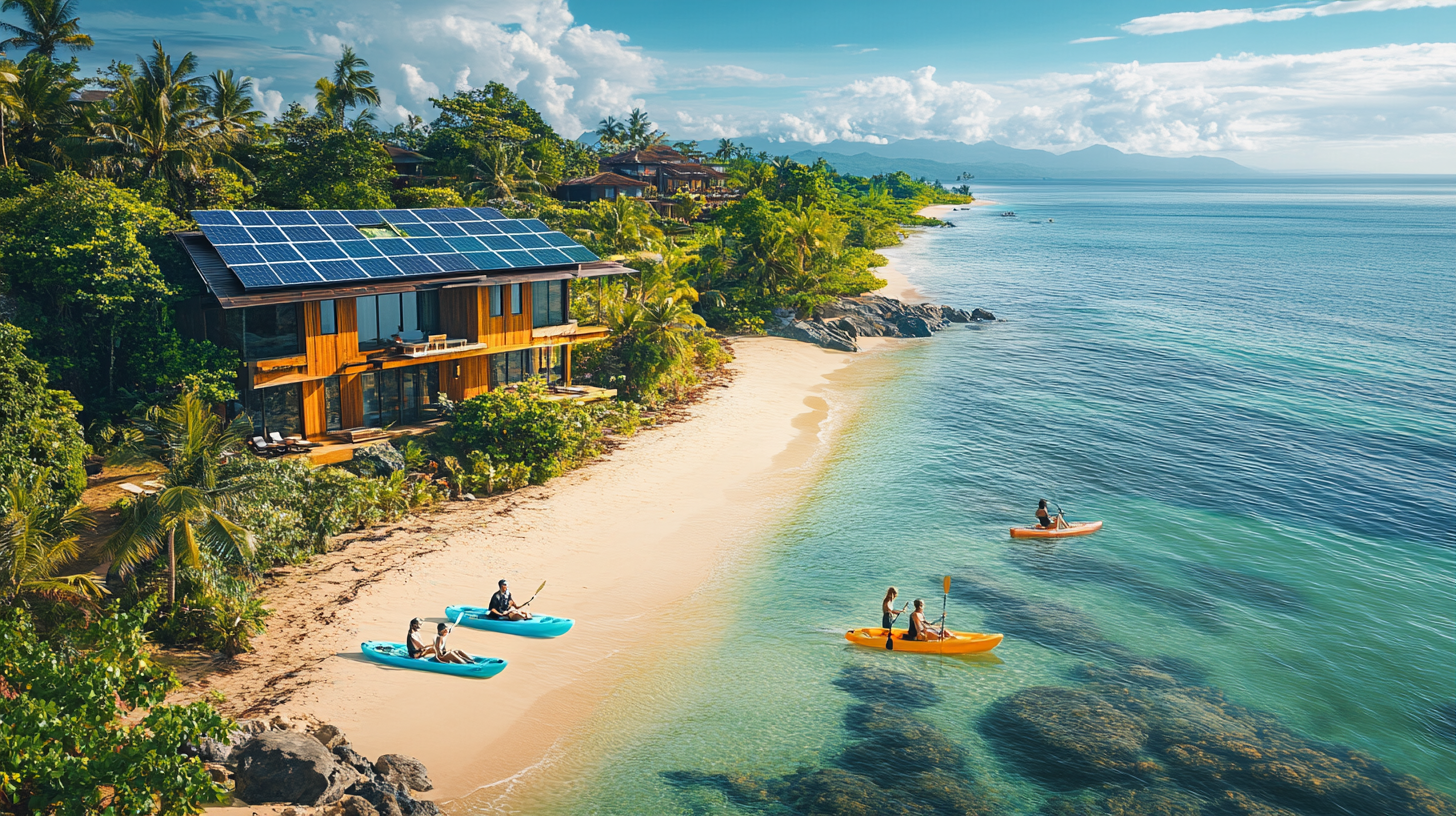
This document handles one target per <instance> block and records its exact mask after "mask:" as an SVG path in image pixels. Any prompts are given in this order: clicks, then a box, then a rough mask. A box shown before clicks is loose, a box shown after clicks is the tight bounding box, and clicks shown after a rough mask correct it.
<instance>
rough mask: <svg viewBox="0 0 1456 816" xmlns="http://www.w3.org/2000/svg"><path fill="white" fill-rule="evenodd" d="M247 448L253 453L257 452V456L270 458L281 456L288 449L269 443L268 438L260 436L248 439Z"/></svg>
mask: <svg viewBox="0 0 1456 816" xmlns="http://www.w3.org/2000/svg"><path fill="white" fill-rule="evenodd" d="M248 449H249V450H251V451H252V452H253V453H256V454H258V455H259V456H262V457H264V458H265V459H271V458H273V457H275V456H282V455H283V454H285V453H287V452H288V449H287V448H286V447H281V446H279V445H273V444H269V442H268V440H266V439H264V438H263V437H261V436H255V437H253V438H252V439H250V440H248Z"/></svg>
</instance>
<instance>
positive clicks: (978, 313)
mask: <svg viewBox="0 0 1456 816" xmlns="http://www.w3.org/2000/svg"><path fill="white" fill-rule="evenodd" d="M995 319H996V315H994V314H992V313H991V310H990V309H981V308H976V309H972V310H971V320H995Z"/></svg>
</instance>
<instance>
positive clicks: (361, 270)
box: [192, 207, 597, 289]
mask: <svg viewBox="0 0 1456 816" xmlns="http://www.w3.org/2000/svg"><path fill="white" fill-rule="evenodd" d="M192 217H193V218H194V219H196V220H197V224H198V226H199V227H200V228H201V229H202V234H203V235H205V236H207V240H208V241H209V242H210V243H211V244H212V245H213V248H214V249H216V250H217V253H218V255H221V256H222V259H223V261H224V262H225V263H227V265H228V268H229V269H231V270H232V271H233V274H235V275H237V276H238V280H239V281H241V282H242V284H243V286H244V287H245V288H247V289H265V288H268V287H277V286H297V285H300V284H310V283H333V282H337V281H351V280H368V279H372V278H400V277H410V276H417V275H438V274H441V273H449V272H472V271H479V272H489V271H491V270H495V269H521V268H531V267H546V266H563V265H567V264H575V263H589V262H591V261H595V260H597V256H596V255H594V254H592V252H591V250H589V249H587V248H586V247H584V246H582V245H581V244H578V243H577V242H575V241H573V240H571V239H570V238H568V237H566V236H565V235H563V234H561V233H559V232H556V231H554V230H552V229H551V228H550V227H548V226H546V224H545V223H543V222H542V221H540V220H538V219H535V218H523V219H513V218H506V217H505V216H503V215H501V213H500V212H499V211H498V210H493V209H490V208H489V207H450V208H443V209H432V210H197V211H194V212H193V213H192ZM361 227H362V228H364V229H368V230H370V233H371V234H368V235H366V234H365V233H364V232H362V231H360V228H361ZM370 228H379V229H370Z"/></svg>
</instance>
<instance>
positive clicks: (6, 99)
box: [0, 60, 20, 167]
mask: <svg viewBox="0 0 1456 816" xmlns="http://www.w3.org/2000/svg"><path fill="white" fill-rule="evenodd" d="M19 70H20V68H19V67H17V66H16V65H15V63H13V62H11V61H10V60H0V165H4V166H6V167H9V166H10V153H9V151H7V150H6V149H5V148H6V146H5V117H6V114H7V113H9V111H10V103H11V99H12V96H11V93H10V91H11V89H12V88H13V87H15V85H16V83H18V82H20V75H19V74H17V73H16V72H17V71H19Z"/></svg>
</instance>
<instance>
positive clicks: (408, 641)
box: [404, 618, 435, 660]
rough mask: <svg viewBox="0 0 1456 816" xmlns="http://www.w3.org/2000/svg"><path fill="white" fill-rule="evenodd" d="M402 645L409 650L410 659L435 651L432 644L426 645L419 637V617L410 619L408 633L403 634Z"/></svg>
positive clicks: (424, 656)
mask: <svg viewBox="0 0 1456 816" xmlns="http://www.w3.org/2000/svg"><path fill="white" fill-rule="evenodd" d="M404 647H405V648H406V649H408V650H409V656H410V659H411V660H419V659H421V658H426V657H429V656H430V655H432V654H434V653H435V647H434V646H426V645H425V642H424V640H422V639H420V619H419V618H415V619H414V620H412V621H410V628H409V634H408V635H407V636H405V639H404Z"/></svg>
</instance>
